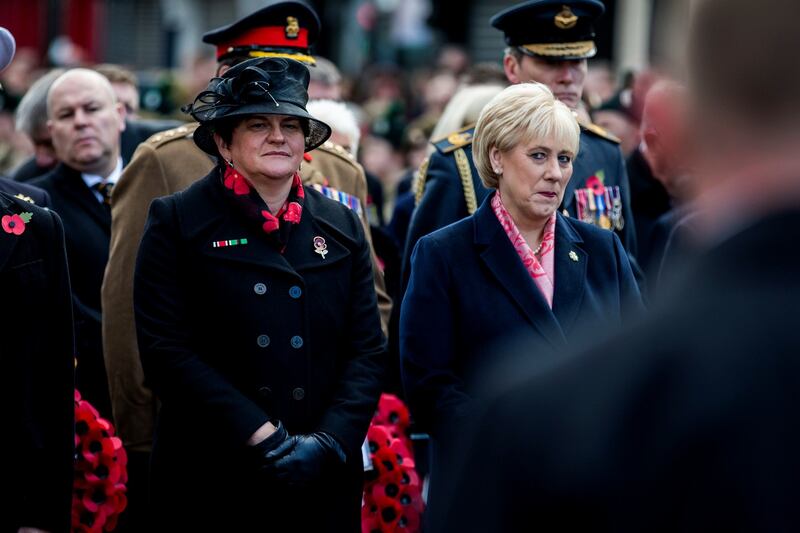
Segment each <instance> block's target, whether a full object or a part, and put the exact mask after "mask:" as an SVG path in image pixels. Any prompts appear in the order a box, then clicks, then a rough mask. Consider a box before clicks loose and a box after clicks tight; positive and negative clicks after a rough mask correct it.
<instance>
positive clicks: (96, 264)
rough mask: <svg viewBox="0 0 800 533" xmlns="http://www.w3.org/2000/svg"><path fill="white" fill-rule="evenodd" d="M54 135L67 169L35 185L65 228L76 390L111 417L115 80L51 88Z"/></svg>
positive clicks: (66, 81)
mask: <svg viewBox="0 0 800 533" xmlns="http://www.w3.org/2000/svg"><path fill="white" fill-rule="evenodd" d="M47 104H48V105H47V108H48V116H49V120H48V128H49V129H50V133H51V135H52V139H53V146H54V148H55V150H56V154H57V155H58V158H59V160H60V161H61V163H59V165H58V166H57V167H56V168H55V169H53V170H52V171H50V172H49V173H47V174H46V175H44V176H43V177H41V178H39V179H38V180H35V181H34V182H33V183H34V184H35V185H37V186H39V187H41V188H43V189H45V190H46V191H47V192H48V193H49V194H50V197H51V198H52V201H53V209H54V210H55V211H56V212H57V213H58V214H59V215H60V216H61V219H62V220H63V221H64V230H65V233H66V243H67V257H68V259H69V265H70V275H71V278H72V289H73V296H74V304H75V319H76V342H77V357H78V370H77V386H78V388H79V390H80V391H81V393H82V394H83V396H84V398H86V399H87V400H89V401H90V402H91V403H92V404H94V405H95V407H97V408H98V409H99V410H100V413H101V414H103V415H104V416H105V417H110V416H111V410H110V401H109V397H108V384H107V378H106V373H105V366H104V363H103V355H102V342H101V330H100V320H101V311H100V285H101V284H102V281H103V273H104V271H105V265H106V262H107V261H108V243H109V236H110V231H111V210H110V198H111V196H110V195H111V189H112V187H113V186H114V184H115V183H116V180H117V178H118V177H119V175H120V173H121V172H122V166H123V162H122V156H121V153H120V133H121V132H122V130H123V128H124V127H125V125H124V121H123V115H122V108H121V105H120V104H118V103H117V102H116V99H115V96H114V92H113V90H112V89H111V85H110V83H109V82H108V80H107V79H106V78H105V77H103V76H102V75H100V74H98V73H97V72H94V71H91V70H87V69H73V70H69V71H67V72H66V73H64V74H63V75H62V76H61V77H59V78H58V79H57V80H56V81H55V82H53V85H52V86H51V87H50V91H49V93H48V100H47Z"/></svg>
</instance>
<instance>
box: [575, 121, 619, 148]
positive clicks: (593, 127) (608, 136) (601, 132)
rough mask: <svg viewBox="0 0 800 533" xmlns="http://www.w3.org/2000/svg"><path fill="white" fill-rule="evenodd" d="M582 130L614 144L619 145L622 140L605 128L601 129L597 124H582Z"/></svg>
mask: <svg viewBox="0 0 800 533" xmlns="http://www.w3.org/2000/svg"><path fill="white" fill-rule="evenodd" d="M580 125H581V129H583V130H584V131H588V132H589V133H593V134H595V135H596V136H598V137H601V138H603V139H605V140H607V141H611V142H613V143H616V144H619V143H621V142H622V140H621V139H620V138H619V137H617V136H616V135H614V134H612V133H611V132H609V131H606V130H605V129H604V128H601V127H600V126H598V125H597V124H592V123H591V122H583V121H581V122H580Z"/></svg>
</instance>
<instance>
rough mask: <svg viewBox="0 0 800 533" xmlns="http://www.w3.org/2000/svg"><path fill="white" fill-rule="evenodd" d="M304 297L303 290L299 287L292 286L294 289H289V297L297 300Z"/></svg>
mask: <svg viewBox="0 0 800 533" xmlns="http://www.w3.org/2000/svg"><path fill="white" fill-rule="evenodd" d="M302 295H303V289H301V288H300V287H298V286H297V285H292V288H291V289H289V296H291V297H292V298H294V299H295V300H297V299H298V298H300V297H301V296H302Z"/></svg>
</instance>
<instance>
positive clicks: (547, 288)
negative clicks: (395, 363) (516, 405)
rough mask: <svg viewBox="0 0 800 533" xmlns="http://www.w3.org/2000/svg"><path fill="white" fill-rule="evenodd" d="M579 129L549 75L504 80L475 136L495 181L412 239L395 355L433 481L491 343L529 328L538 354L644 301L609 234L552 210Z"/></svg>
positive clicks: (483, 168) (477, 153) (483, 169)
mask: <svg viewBox="0 0 800 533" xmlns="http://www.w3.org/2000/svg"><path fill="white" fill-rule="evenodd" d="M579 135H580V130H579V127H578V123H577V122H576V120H575V118H574V116H573V115H572V112H571V111H570V110H569V109H568V108H567V107H566V106H565V105H564V104H563V103H561V102H559V101H558V100H557V99H556V98H554V97H553V94H552V93H551V92H550V90H549V89H548V88H547V87H546V86H544V85H541V84H538V83H524V84H519V85H514V86H511V87H508V88H507V89H505V90H503V91H502V92H501V93H500V94H498V95H497V96H496V97H495V98H493V99H492V100H491V101H490V102H489V103H488V104H487V106H486V107H484V109H483V111H482V112H481V115H480V118H479V119H478V123H477V126H476V128H475V140H474V145H473V154H474V158H475V163H476V167H477V169H478V172H479V174H480V176H481V180H482V181H483V183H484V184H485V185H486V186H487V187H489V188H491V189H494V192H493V193H492V194H490V195H489V197H487V198H486V200H485V201H484V202H483V204H482V205H481V206H480V208H478V210H477V211H476V212H475V214H474V215H472V216H470V217H468V218H465V219H463V220H461V221H459V222H457V223H455V224H452V225H450V226H447V227H445V228H442V229H440V230H438V231H436V232H434V233H431V234H430V235H428V236H426V237H423V238H422V239H420V241H419V242H418V243H417V245H416V247H415V250H414V254H413V256H412V263H411V265H412V266H411V279H410V281H409V285H408V291H407V292H406V295H405V298H404V300H403V306H402V311H401V313H402V314H401V319H400V355H401V364H402V372H403V383H404V386H405V389H406V394H407V397H408V400H409V404H410V407H411V411H412V414H413V416H414V418H415V420H416V422H417V424H419V426H420V429H423V430H427V431H428V432H430V433H431V435H432V437H433V439H434V444H435V462H434V471H433V477H432V481H433V482H434V483H435V481H436V472H437V470H438V467H437V464H436V463H437V460H438V459H439V458H441V457H443V456H446V455H447V440H448V438H449V437H451V436H453V435H457V434H458V432H459V431H463V429H464V428H465V427H467V425H468V421H467V420H468V415H469V413H470V412H471V411H470V408H471V404H472V397H471V395H470V393H469V390H470V387H469V383H470V382H471V381H473V380H474V379H475V378H476V377H479V376H476V375H475V374H476V371H479V370H480V369H482V368H485V366H486V364H487V361H490V360H491V354H492V349H491V348H492V346H493V345H495V344H497V343H498V342H499V341H502V340H507V339H508V338H509V337H510V336H513V335H515V334H533V335H535V336H536V337H538V338H539V339H540V340H541V350H534V351H532V352H531V353H530V354H526V355H527V356H529V357H544V355H543V354H544V353H546V352H549V351H552V350H553V349H554V348H555V349H558V348H560V347H563V346H564V345H565V344H566V343H567V342H568V341H571V340H573V339H574V338H575V336H576V334H577V332H578V331H579V330H584V329H585V328H589V329H588V330H589V331H591V332H595V333H599V332H600V331H601V330H602V327H603V326H604V325H613V324H617V323H619V322H620V321H622V320H623V318H624V317H625V316H626V313H627V312H628V311H629V309H631V308H633V309H634V310H636V309H637V308H641V305H642V304H641V296H640V294H639V290H638V288H637V285H636V282H635V280H634V278H633V273H632V272H631V267H630V264H629V262H628V257H627V255H626V253H625V251H624V249H623V248H622V245H621V244H620V241H619V239H618V238H617V236H616V235H614V234H613V233H612V232H610V231H605V230H602V229H600V228H596V227H594V226H591V225H588V224H585V223H583V222H579V221H577V220H574V219H570V218H567V217H565V216H563V215H562V214H561V213H559V212H558V206H559V205H560V204H561V200H562V197H563V195H564V190H565V189H566V186H567V183H568V182H569V179H570V176H571V175H572V162H573V160H574V159H575V156H576V154H577V151H578V145H579Z"/></svg>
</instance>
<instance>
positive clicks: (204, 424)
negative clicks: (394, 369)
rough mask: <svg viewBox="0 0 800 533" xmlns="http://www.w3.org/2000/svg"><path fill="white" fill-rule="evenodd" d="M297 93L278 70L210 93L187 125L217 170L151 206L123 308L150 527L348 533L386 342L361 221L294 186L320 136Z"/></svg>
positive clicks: (254, 67) (224, 82) (299, 82)
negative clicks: (140, 386)
mask: <svg viewBox="0 0 800 533" xmlns="http://www.w3.org/2000/svg"><path fill="white" fill-rule="evenodd" d="M308 79H309V74H308V70H307V68H306V67H305V66H304V65H302V64H301V63H298V62H297V61H293V60H289V59H280V58H260V59H253V60H248V61H245V62H244V63H241V64H239V65H237V66H235V67H233V68H231V69H230V70H228V71H227V72H226V73H225V74H224V75H223V76H222V77H219V78H215V79H213V80H212V81H211V83H210V84H209V86H208V88H207V90H205V91H203V92H202V93H200V95H198V97H197V98H196V99H195V102H194V103H193V104H192V105H191V106H189V109H188V111H189V112H190V113H191V115H192V116H193V117H194V118H195V119H196V120H197V121H198V122H200V124H201V126H200V127H199V128H198V129H197V131H196V133H195V138H194V139H195V142H196V143H197V145H198V146H200V148H202V149H203V150H205V151H206V152H207V153H209V154H210V155H212V156H214V157H215V158H217V160H218V165H217V166H216V168H214V170H212V171H211V173H210V174H208V175H207V176H206V177H205V178H203V179H201V180H200V181H199V182H197V183H196V184H194V185H193V186H191V187H190V188H189V189H187V190H185V191H183V192H180V193H178V194H174V195H172V196H168V197H166V198H161V199H157V200H155V201H154V202H153V204H152V206H151V209H150V215H149V219H148V223H147V228H146V230H145V234H144V237H143V239H142V243H141V247H140V250H139V256H138V260H137V267H136V277H135V289H134V301H135V310H136V322H137V331H138V337H139V348H140V351H141V356H142V363H143V366H144V371H145V379H146V381H147V383H148V384H149V385H150V386H151V387H152V388H153V390H154V391H155V392H156V394H157V395H158V397H159V399H160V400H161V411H160V413H159V419H158V425H157V428H156V434H155V443H154V449H153V459H152V483H153V504H154V516H156V517H159V522H158V523H156V524H154V529H159V528H161V529H169V530H185V531H191V530H201V529H202V530H218V531H223V530H231V531H232V530H234V529H235V528H237V527H249V528H254V529H253V530H255V531H283V530H284V529H286V528H289V527H291V528H292V531H298V530H300V531H304V530H310V531H312V530H313V531H359V530H360V526H359V513H360V499H361V486H362V471H363V465H362V460H361V454H360V446H361V444H362V442H363V440H364V437H365V435H366V431H367V427H368V425H369V421H370V417H371V415H372V413H373V410H374V408H375V405H376V402H377V400H378V396H379V393H380V389H381V374H382V370H383V366H384V350H385V346H384V339H383V336H382V334H381V327H380V319H379V316H378V309H377V305H376V298H375V291H374V288H373V282H372V267H371V263H370V252H369V245H368V243H367V241H366V238H365V235H364V230H363V227H362V225H361V223H360V222H359V220H358V218H357V216H356V215H355V214H354V213H353V212H352V211H351V210H350V209H348V208H347V207H346V206H344V205H342V204H340V203H338V202H335V201H333V200H329V199H327V198H325V197H323V196H322V195H321V194H319V193H318V192H317V191H315V190H312V189H305V188H303V186H302V183H301V182H300V177H299V173H298V170H299V167H300V164H301V161H302V159H303V154H304V152H307V151H309V150H312V149H313V148H315V147H317V146H319V145H320V144H321V143H323V142H324V141H325V140H326V139H327V138H328V136H329V135H330V128H329V127H328V126H327V125H326V124H324V123H322V122H320V121H318V120H316V119H314V118H313V117H312V116H310V115H309V114H308V112H307V111H306V108H305V105H306V102H307V99H308V94H307V87H308ZM176 528H179V529H176Z"/></svg>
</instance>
